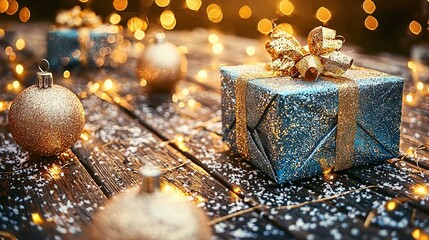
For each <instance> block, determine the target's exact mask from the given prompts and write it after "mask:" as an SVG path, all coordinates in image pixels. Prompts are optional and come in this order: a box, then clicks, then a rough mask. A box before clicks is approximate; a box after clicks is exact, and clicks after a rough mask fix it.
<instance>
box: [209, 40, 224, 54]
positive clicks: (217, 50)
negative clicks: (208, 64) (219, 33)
mask: <svg viewBox="0 0 429 240" xmlns="http://www.w3.org/2000/svg"><path fill="white" fill-rule="evenodd" d="M212 50H213V52H214V53H215V54H221V53H222V52H223V45H222V43H216V44H214V45H213V46H212Z"/></svg>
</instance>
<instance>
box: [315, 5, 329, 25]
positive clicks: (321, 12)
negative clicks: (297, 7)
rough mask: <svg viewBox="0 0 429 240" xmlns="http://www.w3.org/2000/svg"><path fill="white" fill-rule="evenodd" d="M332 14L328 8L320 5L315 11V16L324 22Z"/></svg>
mask: <svg viewBox="0 0 429 240" xmlns="http://www.w3.org/2000/svg"><path fill="white" fill-rule="evenodd" d="M331 17H332V14H331V12H330V11H329V9H327V8H325V7H320V8H319V9H318V10H317V12H316V18H317V19H318V20H319V21H321V22H322V23H326V22H328V21H329V19H331Z"/></svg>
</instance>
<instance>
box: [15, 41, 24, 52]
mask: <svg viewBox="0 0 429 240" xmlns="http://www.w3.org/2000/svg"><path fill="white" fill-rule="evenodd" d="M15 46H16V49H18V50H22V49H24V48H25V41H24V39H22V38H19V39H18V40H16V43H15Z"/></svg>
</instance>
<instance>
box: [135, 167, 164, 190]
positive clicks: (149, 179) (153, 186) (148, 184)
mask: <svg viewBox="0 0 429 240" xmlns="http://www.w3.org/2000/svg"><path fill="white" fill-rule="evenodd" d="M140 173H141V175H142V177H143V182H142V185H141V186H140V193H153V192H155V191H159V189H160V188H161V171H160V170H159V169H158V168H157V167H148V166H145V167H142V168H141V169H140Z"/></svg>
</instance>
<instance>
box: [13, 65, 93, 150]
mask: <svg viewBox="0 0 429 240" xmlns="http://www.w3.org/2000/svg"><path fill="white" fill-rule="evenodd" d="M43 60H44V61H45V62H46V63H47V65H48V67H47V70H48V69H49V62H48V61H47V60H46V59H43ZM39 69H40V70H41V72H38V73H37V81H36V84H35V85H33V86H30V87H28V88H26V89H25V90H24V91H22V92H21V93H20V94H19V95H18V96H17V97H16V98H15V99H14V100H13V102H12V104H11V106H10V110H9V115H8V119H9V124H8V129H9V131H10V132H11V133H12V136H13V138H14V140H15V141H16V142H17V143H18V144H19V145H20V146H21V147H22V148H23V149H25V150H27V151H28V152H30V153H31V154H34V155H39V156H52V155H57V154H60V153H62V152H64V151H65V150H67V149H68V148H70V147H71V146H72V145H73V144H74V143H75V142H76V141H77V140H78V138H79V136H80V133H81V132H82V130H83V126H84V124H85V116H84V109H83V106H82V104H81V102H80V101H79V99H78V98H77V97H76V95H75V94H74V93H73V92H72V91H70V90H69V89H67V88H65V87H62V86H60V85H55V84H54V83H53V78H52V73H50V72H46V71H47V70H46V71H43V70H42V69H41V67H40V66H39Z"/></svg>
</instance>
